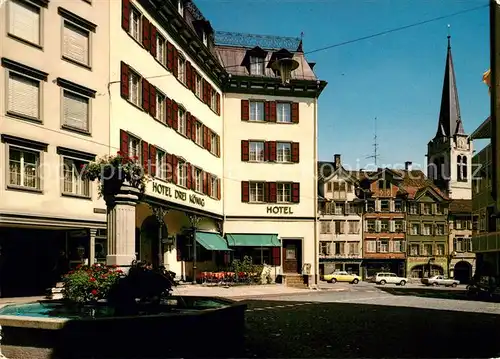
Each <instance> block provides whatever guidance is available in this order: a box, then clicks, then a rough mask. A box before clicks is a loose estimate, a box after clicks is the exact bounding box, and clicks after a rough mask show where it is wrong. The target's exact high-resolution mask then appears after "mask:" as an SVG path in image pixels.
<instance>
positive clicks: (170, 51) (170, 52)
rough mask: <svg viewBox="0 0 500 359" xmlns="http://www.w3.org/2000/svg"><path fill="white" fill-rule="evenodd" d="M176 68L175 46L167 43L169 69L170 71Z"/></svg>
mask: <svg viewBox="0 0 500 359" xmlns="http://www.w3.org/2000/svg"><path fill="white" fill-rule="evenodd" d="M173 67H174V44H172V43H171V42H167V69H169V70H170V71H172V70H173Z"/></svg>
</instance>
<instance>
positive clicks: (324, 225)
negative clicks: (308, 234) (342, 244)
mask: <svg viewBox="0 0 500 359" xmlns="http://www.w3.org/2000/svg"><path fill="white" fill-rule="evenodd" d="M320 223H321V225H320V231H321V233H322V234H327V233H331V232H330V231H331V222H330V221H321V222H320Z"/></svg>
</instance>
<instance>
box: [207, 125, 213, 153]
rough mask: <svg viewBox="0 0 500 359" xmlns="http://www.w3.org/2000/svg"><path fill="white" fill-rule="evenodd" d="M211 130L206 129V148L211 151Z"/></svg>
mask: <svg viewBox="0 0 500 359" xmlns="http://www.w3.org/2000/svg"><path fill="white" fill-rule="evenodd" d="M212 133H213V132H212V131H210V129H209V131H208V136H207V150H209V151H210V152H212Z"/></svg>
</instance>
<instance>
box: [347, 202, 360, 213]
mask: <svg viewBox="0 0 500 359" xmlns="http://www.w3.org/2000/svg"><path fill="white" fill-rule="evenodd" d="M348 208H349V214H358V213H360V207H359V205H358V204H356V203H354V202H352V203H348Z"/></svg>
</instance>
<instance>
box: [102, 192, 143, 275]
mask: <svg viewBox="0 0 500 359" xmlns="http://www.w3.org/2000/svg"><path fill="white" fill-rule="evenodd" d="M139 195H140V191H139V190H138V189H137V188H135V187H130V186H128V185H126V184H124V185H122V186H121V188H120V190H119V192H118V193H117V194H115V195H112V196H107V197H106V206H107V212H108V214H107V219H108V255H107V256H106V264H107V265H117V266H119V267H123V269H125V270H127V269H128V268H129V267H130V265H131V264H132V261H133V260H135V259H136V258H135V207H136V205H137V202H138V200H139Z"/></svg>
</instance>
